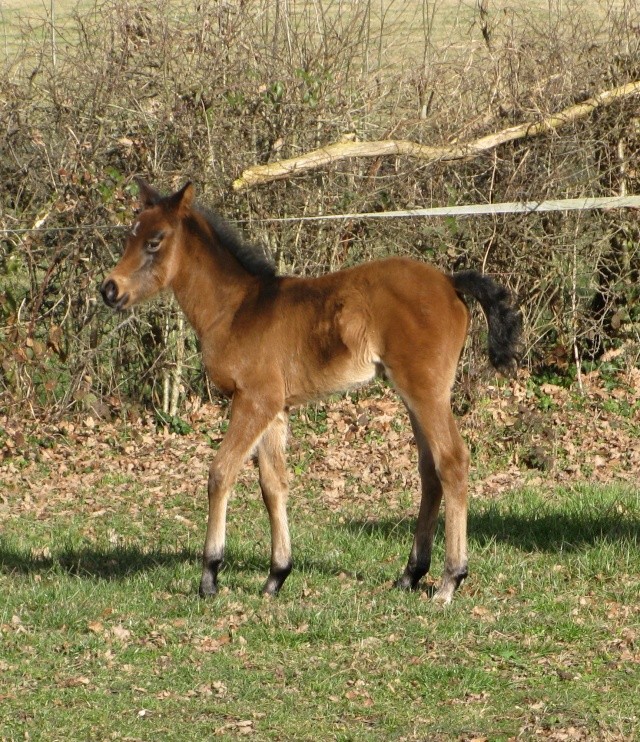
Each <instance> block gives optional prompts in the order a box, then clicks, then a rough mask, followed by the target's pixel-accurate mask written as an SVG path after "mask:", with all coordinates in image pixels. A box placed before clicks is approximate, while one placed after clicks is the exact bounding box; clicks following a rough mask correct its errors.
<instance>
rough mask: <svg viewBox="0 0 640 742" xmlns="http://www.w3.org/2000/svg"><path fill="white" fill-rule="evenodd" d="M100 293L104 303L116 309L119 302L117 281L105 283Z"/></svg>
mask: <svg viewBox="0 0 640 742" xmlns="http://www.w3.org/2000/svg"><path fill="white" fill-rule="evenodd" d="M100 293H101V294H102V298H103V299H104V303H105V304H107V305H108V306H110V307H115V305H116V304H117V301H118V286H117V285H116V282H115V281H112V280H111V279H109V280H108V281H105V282H104V283H103V284H102V286H101V287H100Z"/></svg>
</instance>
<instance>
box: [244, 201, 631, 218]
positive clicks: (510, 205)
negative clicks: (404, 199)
mask: <svg viewBox="0 0 640 742" xmlns="http://www.w3.org/2000/svg"><path fill="white" fill-rule="evenodd" d="M627 208H635V209H640V196H606V197H602V198H565V199H561V200H558V201H511V202H507V203H501V204H470V205H468V206H435V207H433V208H430V209H406V210H403V211H372V212H368V213H367V212H365V213H360V214H326V215H323V216H288V217H274V218H273V219H269V218H268V217H267V218H265V219H260V220H256V221H265V222H271V221H273V222H300V221H305V222H317V221H330V220H335V219H396V218H399V217H416V216H473V215H477V214H530V213H533V212H537V211H588V210H591V209H604V210H608V209H627Z"/></svg>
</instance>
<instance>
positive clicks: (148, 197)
mask: <svg viewBox="0 0 640 742" xmlns="http://www.w3.org/2000/svg"><path fill="white" fill-rule="evenodd" d="M135 181H136V184H137V186H138V188H139V189H140V201H141V203H142V206H143V207H144V208H145V209H149V208H151V207H152V206H156V205H157V204H159V203H160V199H161V198H162V195H161V193H160V192H159V191H156V189H155V188H152V187H151V186H150V185H149V184H148V183H147V182H146V180H143V179H142V178H135Z"/></svg>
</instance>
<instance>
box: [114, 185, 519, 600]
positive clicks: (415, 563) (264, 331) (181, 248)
mask: <svg viewBox="0 0 640 742" xmlns="http://www.w3.org/2000/svg"><path fill="white" fill-rule="evenodd" d="M139 186H140V194H141V200H142V207H143V208H142V211H141V212H140V213H139V215H138V217H137V219H136V221H135V223H134V225H133V228H132V230H131V232H130V233H129V236H128V238H127V243H126V247H125V251H124V254H123V256H122V258H121V259H120V261H119V263H118V264H117V265H116V267H115V268H114V269H113V271H112V272H111V274H110V275H109V276H108V277H107V278H106V279H105V281H104V283H103V284H102V287H101V292H102V296H103V298H104V300H105V302H106V303H107V304H108V305H109V306H110V307H113V308H116V309H128V308H130V307H132V306H133V305H134V304H137V303H138V302H140V301H142V300H143V299H147V298H149V297H151V296H153V295H154V294H156V293H158V292H159V291H160V290H162V289H166V288H169V289H171V290H172V291H173V293H174V294H175V296H176V299H177V300H178V302H179V304H180V306H181V307H182V309H183V311H184V313H185V314H186V316H187V318H188V319H189V322H190V323H191V325H192V326H193V328H194V329H195V331H196V333H197V335H198V338H199V340H200V343H201V347H202V355H203V360H204V364H205V366H206V369H207V372H208V374H209V377H210V379H211V381H212V382H213V384H215V386H216V387H217V388H218V389H219V390H220V391H221V392H222V393H224V394H225V395H228V396H229V397H231V399H232V403H231V419H230V423H229V428H228V431H227V433H226V435H225V437H224V440H223V441H222V443H221V444H220V448H219V450H218V452H217V454H216V456H215V458H214V460H213V462H212V464H211V467H210V470H209V484H208V490H209V518H208V522H207V533H206V539H205V544H204V554H203V571H202V579H201V582H200V594H201V595H203V596H206V595H213V594H214V593H216V591H217V586H218V570H219V568H220V565H221V563H222V560H223V556H224V548H225V530H226V528H225V526H226V512H227V501H228V499H229V494H230V490H231V487H232V486H233V483H234V480H235V479H236V476H237V475H238V472H239V471H240V469H241V467H242V465H243V462H244V461H245V460H246V459H247V458H248V457H249V456H250V455H251V454H252V453H254V452H256V453H257V460H258V466H259V477H260V488H261V490H262V496H263V498H264V503H265V505H266V508H267V511H268V513H269V520H270V524H271V568H270V571H269V576H268V579H267V581H266V583H265V585H264V588H263V592H264V593H266V594H269V595H273V594H275V593H277V592H278V590H279V589H280V588H281V587H282V584H283V583H284V581H285V579H286V578H287V576H288V574H289V573H290V571H291V567H292V560H291V543H290V539H289V527H288V524H287V507H286V503H287V495H288V484H287V471H286V461H285V447H286V438H287V417H288V411H289V408H290V407H291V406H292V405H297V404H301V403H304V402H306V401H308V400H310V399H313V398H317V397H319V396H321V395H325V394H329V393H331V392H336V391H342V390H345V389H347V388H348V387H351V386H354V385H358V384H362V383H364V382H366V381H369V380H370V379H372V378H373V377H374V376H375V375H376V373H382V374H384V375H385V376H386V377H388V378H389V379H390V380H391V381H392V382H393V384H394V385H395V387H396V389H397V390H398V392H399V394H400V396H401V398H402V400H403V401H404V403H405V405H406V407H407V409H408V411H409V418H410V420H411V425H412V427H413V432H414V434H415V439H416V443H417V445H418V453H419V469H420V476H421V480H422V500H421V504H420V509H419V513H418V521H417V526H416V531H415V537H414V541H413V546H412V549H411V552H410V554H409V560H408V563H407V566H406V568H405V570H404V573H403V574H402V576H401V577H400V579H399V580H398V585H399V586H400V587H402V588H415V587H416V585H417V583H418V581H419V580H420V578H421V577H422V576H423V575H424V574H426V573H427V571H428V570H429V566H430V561H431V547H432V543H433V537H434V531H435V528H436V522H437V516H438V511H439V508H440V503H441V500H442V499H444V503H445V549H446V556H445V565H444V576H443V580H442V583H441V585H440V587H439V589H438V590H437V592H436V594H435V598H436V599H437V600H439V601H441V602H443V603H448V602H450V601H451V599H452V597H453V594H454V591H455V589H456V588H457V587H458V585H459V584H460V583H461V581H462V580H463V579H464V578H465V577H466V576H467V474H468V466H469V455H468V452H467V448H466V446H465V444H464V442H463V441H462V438H461V437H460V434H459V432H458V430H457V427H456V424H455V421H454V418H453V415H452V412H451V404H450V396H451V388H452V385H453V382H454V377H455V374H456V366H457V364H458V359H459V356H460V353H461V350H462V347H463V344H464V342H465V337H466V335H467V330H468V325H469V313H468V310H467V307H466V305H465V303H464V301H463V299H462V295H463V294H468V295H470V296H472V297H474V298H475V299H477V300H478V301H479V302H480V305H481V306H482V309H483V311H484V314H485V315H486V318H487V322H488V327H489V358H490V360H491V362H492V364H493V365H494V366H495V367H496V368H498V369H501V370H503V371H507V370H509V369H511V368H513V367H515V365H516V364H517V360H518V344H519V337H520V331H521V319H520V315H519V313H518V312H517V311H516V310H515V309H514V308H513V306H512V304H511V302H510V299H509V294H508V292H507V291H506V290H505V289H504V288H501V287H500V286H498V285H497V284H496V283H495V282H494V281H493V280H492V279H490V278H488V277H486V276H483V275H481V274H480V273H477V272H476V271H463V272H460V273H456V274H453V275H445V274H444V273H441V272H440V271H438V270H437V269H436V268H434V267H432V266H429V265H426V264H424V263H421V262H418V261H414V260H410V259H407V258H389V259H386V260H380V261H377V262H371V263H366V264H363V265H359V266H356V267H353V268H348V269H346V270H342V271H338V272H336V273H329V274H327V275H324V276H321V277H319V278H302V277H297V276H279V275H276V273H275V270H274V268H273V266H272V265H271V264H270V263H269V262H268V260H267V259H266V258H265V257H264V256H262V255H261V254H260V253H259V252H258V251H256V250H254V249H253V248H251V247H248V246H247V245H244V244H243V243H242V242H241V241H240V240H239V239H238V237H237V236H236V235H235V234H234V233H233V232H232V231H231V230H230V229H229V227H227V226H226V225H225V224H224V223H223V222H221V221H220V220H219V219H218V218H217V217H216V216H215V215H213V214H210V213H208V212H206V211H204V210H202V209H200V208H197V207H196V206H195V205H194V203H193V196H194V189H193V186H192V185H191V184H189V183H188V184H187V185H185V186H184V187H183V188H182V189H181V190H179V191H177V192H176V193H174V194H172V195H170V196H162V195H161V194H160V193H158V192H157V191H156V190H154V189H153V188H151V187H150V186H149V185H147V184H146V183H144V182H143V181H139Z"/></svg>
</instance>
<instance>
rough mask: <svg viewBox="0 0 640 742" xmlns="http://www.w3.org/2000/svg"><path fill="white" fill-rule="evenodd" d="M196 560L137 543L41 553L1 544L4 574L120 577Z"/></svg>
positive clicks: (184, 553)
mask: <svg viewBox="0 0 640 742" xmlns="http://www.w3.org/2000/svg"><path fill="white" fill-rule="evenodd" d="M196 560H198V561H199V556H198V555H197V554H196V553H195V552H194V551H192V550H190V549H180V550H169V549H167V550H162V549H158V550H152V549H151V550H150V549H144V548H142V547H140V546H137V545H131V546H126V547H122V546H118V547H113V548H112V549H107V548H100V547H97V546H92V545H88V546H82V547H78V548H68V549H64V550H62V551H61V552H59V553H57V554H52V555H51V556H43V555H39V554H34V553H32V552H30V551H25V550H24V549H19V548H12V547H11V545H5V544H0V572H3V573H5V574H11V573H17V574H45V573H48V572H52V571H53V572H63V573H67V574H69V575H74V576H77V577H83V578H89V579H101V580H120V579H125V578H127V577H130V576H131V575H134V574H137V573H139V572H147V571H151V570H153V569H156V568H158V567H175V566H177V565H178V564H184V563H195V562H196Z"/></svg>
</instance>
